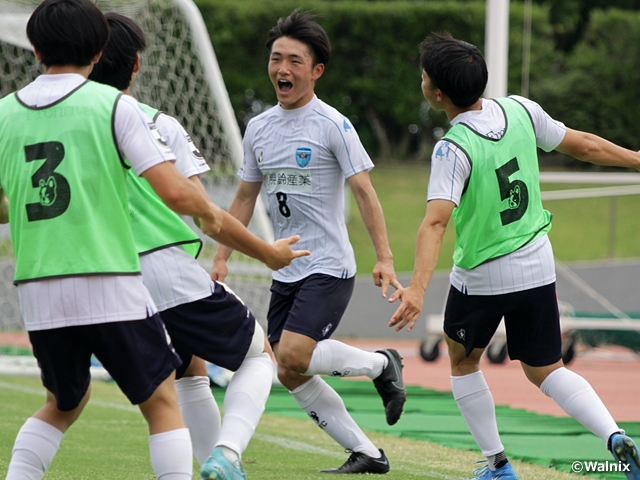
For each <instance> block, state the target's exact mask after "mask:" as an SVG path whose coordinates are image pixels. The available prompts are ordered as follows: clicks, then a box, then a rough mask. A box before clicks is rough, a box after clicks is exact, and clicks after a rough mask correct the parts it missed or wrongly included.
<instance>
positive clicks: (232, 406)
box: [216, 353, 273, 457]
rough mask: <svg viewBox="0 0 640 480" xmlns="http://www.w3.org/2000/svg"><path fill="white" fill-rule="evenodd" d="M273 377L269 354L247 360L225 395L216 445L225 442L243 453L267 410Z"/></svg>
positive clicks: (235, 450) (224, 443)
mask: <svg viewBox="0 0 640 480" xmlns="http://www.w3.org/2000/svg"><path fill="white" fill-rule="evenodd" d="M272 379H273V363H272V361H271V357H270V356H269V354H268V353H261V354H260V355H258V356H256V357H251V358H245V359H244V361H243V362H242V365H240V368H238V370H237V371H236V373H235V374H234V375H233V378H232V379H231V381H230V382H229V386H228V387H227V392H226V394H225V396H224V417H223V419H222V429H221V431H220V439H219V440H218V442H217V443H216V447H217V446H223V445H224V446H225V447H227V448H229V449H231V450H233V451H234V452H236V453H237V454H238V456H240V457H241V456H242V453H243V452H244V451H245V449H246V448H247V445H248V444H249V441H250V440H251V437H252V436H253V434H254V432H255V431H256V427H257V426H258V422H260V417H261V416H262V413H263V412H264V407H265V405H266V403H267V398H268V397H269V393H270V392H271V380H272ZM223 451H224V450H223Z"/></svg>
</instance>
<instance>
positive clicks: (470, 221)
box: [443, 98, 551, 270]
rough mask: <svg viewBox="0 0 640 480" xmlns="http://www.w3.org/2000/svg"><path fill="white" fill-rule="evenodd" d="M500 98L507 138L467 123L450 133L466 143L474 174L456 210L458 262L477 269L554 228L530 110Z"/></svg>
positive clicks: (456, 140) (463, 145)
mask: <svg viewBox="0 0 640 480" xmlns="http://www.w3.org/2000/svg"><path fill="white" fill-rule="evenodd" d="M489 101H495V102H497V103H498V104H499V105H500V107H501V108H502V110H503V111H504V114H505V119H506V121H505V125H506V126H505V131H504V134H503V135H502V137H501V138H499V139H496V138H489V137H485V136H482V135H480V134H478V133H477V132H475V131H474V130H472V129H471V128H470V127H469V126H467V125H465V124H464V123H458V124H456V125H454V126H453V127H452V128H451V130H449V132H447V134H446V135H445V136H444V138H443V140H448V141H450V142H451V143H453V144H454V145H456V146H457V147H459V148H461V149H462V150H463V151H464V152H465V153H466V154H467V157H468V158H469V161H470V163H471V175H470V177H469V180H468V184H467V186H466V189H465V191H464V193H463V194H462V197H461V198H460V205H458V206H457V207H456V208H455V209H454V210H453V214H452V216H453V220H454V223H455V227H456V245H455V249H454V252H453V263H454V264H455V265H457V266H458V267H460V268H464V269H467V270H469V269H472V268H475V267H477V266H478V265H480V264H482V263H484V262H486V261H487V260H491V259H492V258H496V257H500V256H502V255H507V254H509V253H512V252H514V251H515V250H517V249H519V248H521V247H522V246H524V245H526V244H528V243H530V242H532V241H534V240H536V239H537V238H539V237H541V236H542V235H544V234H545V233H546V232H548V231H549V230H550V229H551V214H550V213H549V212H548V211H546V210H545V209H544V208H543V207H542V200H541V197H540V172H539V168H538V155H537V151H536V136H535V132H534V130H533V124H532V122H531V118H530V117H529V114H528V112H527V111H526V110H525V108H524V107H523V106H522V105H521V104H519V103H518V102H517V101H515V100H513V99H509V98H501V99H495V100H489Z"/></svg>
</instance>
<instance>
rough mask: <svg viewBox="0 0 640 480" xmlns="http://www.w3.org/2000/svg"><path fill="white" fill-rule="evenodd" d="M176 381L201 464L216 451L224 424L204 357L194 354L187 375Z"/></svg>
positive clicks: (183, 413)
mask: <svg viewBox="0 0 640 480" xmlns="http://www.w3.org/2000/svg"><path fill="white" fill-rule="evenodd" d="M175 385H176V390H177V392H178V406H179V407H180V412H181V413H182V418H183V419H184V422H185V424H186V425H187V428H188V429H189V435H190V436H191V443H192V445H193V454H194V455H195V457H196V460H198V463H199V464H200V465H202V464H203V463H204V462H205V461H206V460H207V458H208V457H209V455H210V454H211V452H212V451H213V448H214V447H215V445H216V442H217V441H218V438H219V436H220V428H221V422H220V409H219V408H218V404H217V403H216V401H215V399H214V397H213V394H212V392H211V387H210V384H209V377H208V376H207V366H206V363H205V361H204V360H203V359H201V358H199V357H195V356H194V357H192V359H191V363H190V364H189V367H188V368H187V370H186V372H185V374H184V376H183V377H182V378H180V379H178V380H176V382H175Z"/></svg>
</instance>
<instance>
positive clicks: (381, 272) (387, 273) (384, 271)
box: [373, 259, 402, 298]
mask: <svg viewBox="0 0 640 480" xmlns="http://www.w3.org/2000/svg"><path fill="white" fill-rule="evenodd" d="M373 284H374V285H375V286H376V287H382V297H383V298H387V291H388V290H389V285H391V286H392V287H393V288H395V289H396V290H397V289H399V288H402V284H401V283H400V282H399V281H398V279H397V278H396V272H395V270H394V268H393V259H388V260H378V261H377V262H376V264H375V265H374V267H373Z"/></svg>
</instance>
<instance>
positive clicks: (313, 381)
mask: <svg viewBox="0 0 640 480" xmlns="http://www.w3.org/2000/svg"><path fill="white" fill-rule="evenodd" d="M314 345H315V341H314V340H313V339H311V338H309V337H305V336H304V335H299V334H295V333H292V332H289V331H287V330H285V331H284V332H283V334H282V337H281V341H280V342H278V343H276V344H275V345H274V352H275V354H276V359H277V360H278V378H279V379H280V381H281V382H282V384H283V385H284V386H285V387H287V388H288V389H289V391H290V392H291V394H292V395H293V397H294V398H295V400H296V402H297V403H298V405H300V407H301V408H302V409H303V410H304V411H305V412H307V414H308V415H309V417H311V418H312V419H313V420H314V421H315V422H316V424H317V425H318V426H319V427H320V428H322V429H323V430H324V431H325V432H326V433H327V434H328V435H329V436H330V437H331V438H333V439H334V440H335V441H336V442H338V443H339V444H340V445H341V446H342V447H343V448H345V450H349V451H352V452H354V453H358V454H362V455H359V456H358V458H362V460H361V461H365V460H367V461H369V462H370V460H369V459H377V460H380V461H384V458H385V457H384V456H383V454H381V452H380V451H379V450H378V449H377V448H376V447H375V445H374V444H373V443H372V442H371V440H369V439H368V438H367V436H366V435H365V434H364V432H363V431H362V430H361V429H360V427H359V426H358V425H357V424H356V422H355V421H354V420H353V418H352V417H351V415H349V413H348V412H347V409H346V407H345V405H344V402H343V401H342V399H341V398H340V396H339V395H338V393H337V392H336V391H335V390H334V389H333V388H331V387H330V386H329V385H328V384H327V383H326V382H325V381H324V380H322V379H321V377H319V376H318V375H313V376H306V375H302V374H301V373H299V372H297V371H295V370H293V369H291V368H287V366H286V364H283V363H281V360H280V359H281V358H282V357H284V358H287V359H291V358H294V357H292V352H297V353H298V354H299V355H300V356H301V357H302V358H309V357H310V356H311V354H312V351H313V347H314ZM289 364H291V363H289ZM381 455H382V456H381ZM365 457H366V458H365ZM346 466H347V464H345V467H346ZM373 467H375V465H372V466H371V468H373ZM380 467H381V468H385V467H386V470H388V462H387V464H381V465H380ZM354 473H355V472H354Z"/></svg>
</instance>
